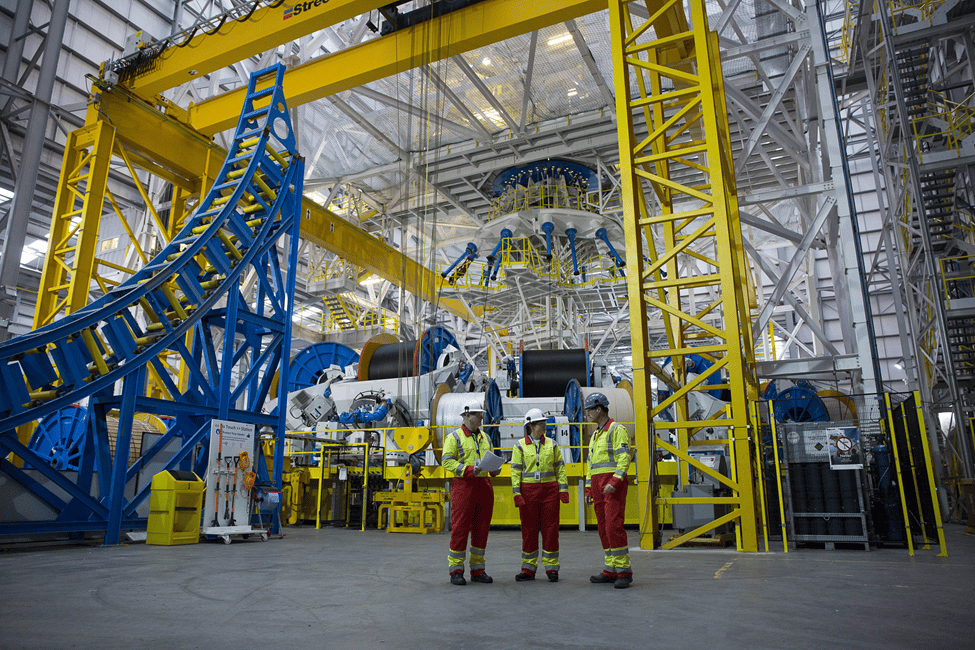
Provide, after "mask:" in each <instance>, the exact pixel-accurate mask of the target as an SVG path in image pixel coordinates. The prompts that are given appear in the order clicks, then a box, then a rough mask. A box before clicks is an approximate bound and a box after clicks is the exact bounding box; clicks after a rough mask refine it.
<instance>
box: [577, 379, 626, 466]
mask: <svg viewBox="0 0 975 650" xmlns="http://www.w3.org/2000/svg"><path fill="white" fill-rule="evenodd" d="M579 393H580V397H581V398H582V403H583V404H585V403H586V397H587V396H589V395H591V394H593V393H602V394H603V395H605V396H606V399H608V400H609V417H611V418H612V419H613V420H614V421H616V422H619V423H620V424H622V425H623V426H624V427H626V432H627V433H629V434H630V450H631V451H632V449H633V443H634V442H635V440H636V423H635V422H634V409H633V398H631V397H630V394H629V393H628V392H626V390H624V389H622V388H582V389H580V391H579ZM594 429H595V427H594V426H593V425H591V424H590V425H587V426H586V427H585V431H584V435H583V439H584V440H585V443H584V444H587V445H588V444H589V438H591V437H592V434H593V431H594Z"/></svg>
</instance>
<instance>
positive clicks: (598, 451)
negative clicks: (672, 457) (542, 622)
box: [584, 393, 633, 589]
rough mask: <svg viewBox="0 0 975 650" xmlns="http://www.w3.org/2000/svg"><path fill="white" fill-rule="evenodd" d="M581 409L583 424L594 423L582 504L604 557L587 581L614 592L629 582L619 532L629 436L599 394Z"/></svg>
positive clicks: (623, 536)
mask: <svg viewBox="0 0 975 650" xmlns="http://www.w3.org/2000/svg"><path fill="white" fill-rule="evenodd" d="M584 408H585V411H584V414H585V419H586V422H595V423H596V431H595V433H593V435H592V438H590V439H589V463H588V465H587V466H586V503H591V504H593V508H594V509H595V511H596V523H597V524H598V527H599V541H600V542H602V545H603V554H604V566H603V570H602V572H601V573H598V574H596V575H594V576H591V577H590V578H589V581H590V582H594V583H607V584H608V583H613V586H614V587H616V588H617V589H626V588H627V587H629V586H630V584H631V583H632V582H633V570H632V569H631V568H630V554H629V551H628V549H629V541H628V540H627V537H626V531H625V530H623V515H624V513H625V512H626V488H627V481H626V471H627V469H629V467H630V434H629V433H628V432H627V430H626V427H624V426H623V425H622V424H619V423H618V422H614V421H613V419H612V418H610V417H609V400H608V399H607V398H606V396H605V395H603V394H602V393H590V394H589V395H587V396H586V402H585V406H584Z"/></svg>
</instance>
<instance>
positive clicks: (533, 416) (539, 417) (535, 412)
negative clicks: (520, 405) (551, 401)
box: [525, 409, 548, 424]
mask: <svg viewBox="0 0 975 650" xmlns="http://www.w3.org/2000/svg"><path fill="white" fill-rule="evenodd" d="M547 419H548V418H546V417H545V414H544V413H542V410H541V409H528V412H527V413H525V424H531V423H532V422H545V420H547Z"/></svg>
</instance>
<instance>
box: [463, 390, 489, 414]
mask: <svg viewBox="0 0 975 650" xmlns="http://www.w3.org/2000/svg"><path fill="white" fill-rule="evenodd" d="M468 413H482V414H483V413H484V398H483V397H481V396H480V395H478V396H477V397H472V398H471V399H470V400H468V402H467V403H466V404H464V410H463V411H461V412H460V414H461V415H467V414H468Z"/></svg>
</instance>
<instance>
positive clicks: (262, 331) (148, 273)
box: [0, 65, 304, 544]
mask: <svg viewBox="0 0 975 650" xmlns="http://www.w3.org/2000/svg"><path fill="white" fill-rule="evenodd" d="M283 75H284V67H283V66H280V65H278V66H273V67H271V68H267V69H265V70H262V71H260V72H256V73H254V74H253V75H252V76H251V79H250V82H249V84H248V89H247V97H246V99H245V102H244V107H243V111H242V113H241V116H240V120H239V122H238V124H237V129H236V132H235V134H234V140H233V144H232V145H231V147H230V151H229V153H228V155H227V158H226V160H225V162H224V164H223V167H222V169H221V170H220V174H219V175H218V176H217V178H216V179H215V181H214V184H213V186H212V187H211V188H210V190H209V191H208V192H207V194H206V196H205V197H204V199H203V200H202V201H201V203H200V205H199V206H198V209H197V210H196V211H195V212H194V213H193V215H192V216H191V217H190V218H189V219H188V220H187V222H186V225H185V227H184V228H183V229H182V230H181V231H180V232H179V234H178V235H177V236H176V237H175V238H174V239H173V240H172V241H171V242H169V244H168V245H167V246H166V247H165V248H164V249H163V251H162V252H161V253H159V255H157V256H156V257H155V258H153V259H151V260H150V261H149V263H148V264H146V266H144V267H143V268H142V269H141V270H139V271H138V272H137V273H136V274H135V275H133V276H132V277H131V278H130V279H129V280H127V281H126V282H124V283H122V284H121V285H119V286H118V287H116V288H115V289H113V290H112V291H110V292H109V293H107V294H105V295H104V296H102V297H101V298H99V299H98V300H96V301H95V302H92V303H91V304H89V305H87V306H85V307H84V308H82V309H80V310H78V311H76V312H74V313H72V314H70V315H69V316H66V317H65V318H63V319H61V320H58V321H55V322H54V323H52V324H50V325H48V326H46V327H43V328H40V329H37V330H34V331H32V332H30V333H28V334H26V335H24V336H21V337H18V338H16V339H12V340H10V341H7V342H5V343H3V344H0V472H2V473H3V474H6V475H7V476H8V477H9V478H11V479H13V480H14V481H16V482H18V483H20V484H21V485H22V486H23V487H24V488H26V489H27V491H29V492H30V493H32V494H33V495H34V496H35V497H36V498H37V499H38V500H40V502H41V503H43V504H44V505H45V506H47V508H49V509H50V510H51V511H52V513H53V516H52V518H51V519H49V520H45V521H29V522H24V521H9V522H0V534H24V533H37V532H44V533H48V532H82V531H104V532H105V543H106V544H116V543H118V540H119V536H120V531H121V530H122V529H131V528H140V527H145V525H146V520H145V518H140V517H139V516H138V514H137V509H138V507H139V505H140V504H141V503H142V502H143V501H144V500H145V498H146V497H147V496H148V494H149V483H150V482H149V481H145V482H144V485H143V486H142V487H141V489H139V490H137V491H135V493H134V496H127V491H126V486H128V485H129V484H130V482H131V481H132V480H133V479H134V478H135V477H136V475H137V474H138V473H139V471H140V470H141V469H142V468H144V467H146V464H147V463H149V462H150V461H152V460H153V459H156V461H157V462H162V461H165V464H164V469H183V470H188V469H192V470H195V471H196V472H197V474H198V475H200V476H203V475H205V473H206V462H207V454H206V449H207V447H208V444H209V435H210V421H211V420H213V419H215V418H216V419H223V420H233V421H236V422H244V423H252V424H254V425H255V427H256V429H257V431H258V432H263V433H264V434H268V433H272V434H273V436H274V438H275V440H276V441H278V442H277V444H275V445H274V448H275V457H274V462H273V466H272V468H270V472H266V470H265V472H266V474H267V475H266V476H263V477H261V478H262V480H263V481H266V482H267V484H269V485H270V486H272V487H276V488H278V489H280V487H281V471H282V464H283V460H282V459H283V448H284V444H283V440H284V431H285V418H284V413H283V411H282V412H272V413H270V414H264V413H262V406H263V405H264V402H265V400H266V399H267V396H268V393H269V391H270V389H271V385H272V382H273V381H275V379H274V378H275V373H277V380H276V381H277V382H278V386H277V390H278V392H279V393H280V394H283V393H284V392H285V391H286V387H287V382H288V365H289V364H288V363H287V361H288V357H289V356H290V355H289V352H290V346H291V314H292V302H293V299H294V285H295V268H296V266H297V264H296V262H297V242H298V233H299V227H300V219H299V214H300V206H301V192H302V180H303V175H304V161H303V160H302V159H301V158H300V157H299V156H298V155H297V149H296V141H295V135H294V131H293V128H292V125H291V120H290V118H289V114H288V108H287V104H286V102H285V99H284V93H283V91H282V86H281V84H282V80H283ZM284 235H290V238H289V239H288V240H287V241H288V243H289V244H290V248H289V249H287V250H286V251H285V253H283V254H286V255H287V256H288V262H287V266H286V270H282V269H283V268H285V267H284V265H283V264H282V263H281V260H280V259H279V254H282V253H279V246H278V242H279V241H280V240H281V238H282V236H284ZM166 355H168V357H166ZM161 356H162V357H163V358H161ZM282 359H283V360H284V362H283V363H282ZM174 367H175V368H181V372H180V375H179V376H177V375H176V374H175V373H174V372H173V370H172V368H174ZM150 369H151V370H150ZM150 372H151V374H152V375H153V379H154V383H156V384H157V386H158V385H161V386H162V390H163V393H164V394H165V395H164V398H159V397H149V396H148V395H147V392H146V386H147V378H148V377H149V375H150ZM84 398H88V400H89V401H88V406H89V411H90V417H89V424H88V426H87V428H86V431H85V436H86V440H85V444H84V449H85V452H84V454H83V456H82V458H81V459H80V462H79V464H78V471H77V472H61V471H58V470H57V469H55V468H53V467H51V465H50V463H49V462H47V461H46V460H45V459H43V458H41V457H39V456H38V455H37V454H36V453H35V452H34V451H31V450H30V449H29V448H27V447H26V446H24V445H23V444H21V443H20V442H19V441H18V439H17V436H16V432H15V427H17V426H20V425H21V424H24V423H27V422H31V421H37V420H39V419H41V418H42V417H44V416H45V415H47V414H49V413H53V412H55V411H57V410H59V409H61V408H63V407H65V406H67V405H69V404H73V403H77V402H78V401H79V400H82V399H84ZM112 410H117V411H118V412H119V424H118V434H117V439H116V444H115V453H114V457H113V456H112V453H111V449H110V442H109V435H108V429H107V426H106V416H107V414H108V413H109V412H110V411H112ZM136 413H151V414H155V415H161V416H172V417H174V418H175V424H174V425H173V426H172V427H171V428H170V430H169V431H168V432H167V433H166V434H164V435H163V436H162V437H161V438H160V439H159V440H158V441H157V442H155V443H154V444H153V445H152V446H151V447H150V448H148V449H143V450H142V452H141V456H140V457H139V458H138V459H137V460H135V461H134V462H132V463H129V462H128V460H129V449H130V443H131V436H132V421H133V418H134V416H135V414H136ZM173 441H179V446H178V451H177V452H176V453H175V454H173V455H171V456H169V453H171V452H169V453H167V454H164V455H161V452H163V450H164V449H166V448H171V443H173ZM11 452H12V453H13V454H15V455H16V456H19V457H20V458H21V459H23V460H24V463H25V465H26V466H30V467H31V468H33V470H32V471H31V472H28V471H25V470H23V469H21V468H19V467H17V466H16V465H15V463H12V462H10V460H7V459H5V458H2V457H3V456H7V455H8V454H9V453H11ZM260 460H261V461H263V458H261V459H260ZM264 466H265V464H264V463H263V462H260V463H258V467H260V468H263V467H264ZM96 468H97V469H96ZM35 472H39V473H40V474H41V475H42V477H43V479H46V481H42V480H39V477H37V476H36V473H35ZM95 481H97V485H95ZM45 483H47V485H45ZM48 485H52V486H53V489H52V488H51V487H48ZM95 488H97V489H95ZM129 492H132V490H129Z"/></svg>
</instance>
